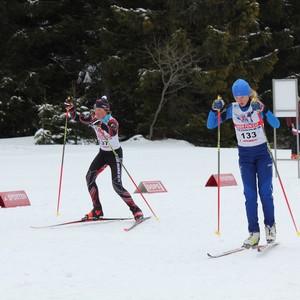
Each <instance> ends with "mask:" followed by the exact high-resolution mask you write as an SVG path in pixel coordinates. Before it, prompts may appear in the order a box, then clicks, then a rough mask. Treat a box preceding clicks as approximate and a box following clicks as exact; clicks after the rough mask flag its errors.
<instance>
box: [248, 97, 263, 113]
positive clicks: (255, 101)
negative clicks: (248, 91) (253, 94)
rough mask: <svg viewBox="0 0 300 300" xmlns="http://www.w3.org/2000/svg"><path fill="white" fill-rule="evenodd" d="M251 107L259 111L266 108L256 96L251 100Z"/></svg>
mask: <svg viewBox="0 0 300 300" xmlns="http://www.w3.org/2000/svg"><path fill="white" fill-rule="evenodd" d="M251 107H252V109H253V110H254V111H257V112H260V111H262V110H263V109H264V105H263V104H262V103H261V102H260V101H258V99H256V98H253V99H252V100H251Z"/></svg>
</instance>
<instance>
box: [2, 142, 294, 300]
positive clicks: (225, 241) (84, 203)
mask: <svg viewBox="0 0 300 300" xmlns="http://www.w3.org/2000/svg"><path fill="white" fill-rule="evenodd" d="M122 146H123V149H124V165H125V167H126V168H127V170H128V171H129V173H130V175H131V176H132V177H133V179H134V180H135V181H136V183H137V184H138V183H140V182H141V181H147V180H160V181H161V182H162V183H163V184H164V186H165V187H166V189H167V190H168V192H167V193H157V194H147V193H145V194H144V196H145V198H146V199H147V201H148V203H149V205H150V206H151V208H152V209H153V211H154V212H155V214H156V215H157V216H158V217H159V221H157V220H156V219H155V218H154V217H152V219H150V220H149V221H147V222H146V223H144V224H142V225H140V226H139V227H137V228H136V229H134V230H133V231H131V232H125V231H123V228H124V227H126V226H128V225H129V224H130V222H132V221H120V222H110V223H107V224H103V223H102V224H83V225H76V226H74V225H73V226H68V227H57V228H52V229H32V228H31V227H30V226H31V225H48V224H54V223H60V222H64V221H69V220H75V219H79V218H81V217H82V216H84V214H85V213H87V212H89V211H90V209H91V201H90V199H89V194H88V192H87V189H86V186H85V174H86V171H87V168H88V166H89V164H90V162H91V161H92V159H93V158H94V156H95V155H96V153H97V151H98V147H97V145H85V146H76V145H66V149H65V150H66V152H65V161H64V172H63V183H62V194H61V202H60V216H56V208H57V199H58V185H59V171H60V165H61V156H62V145H51V146H36V145H34V143H33V138H32V137H26V138H15V139H0V166H1V169H0V175H1V176H0V178H1V181H0V191H1V192H4V191H15V190H25V192H26V193H27V195H28V197H29V199H30V202H31V206H27V207H17V208H2V209H1V210H0V233H1V248H0V249H1V250H0V251H1V255H0V266H1V267H0V278H1V285H0V295H1V299H5V300H35V299H43V300H50V299H51V300H52V299H53V300H54V299H55V300H56V299H61V300H62V299H63V300H82V299H91V300H92V299H105V300H110V299H111V300H119V299H120V300H127V299H128V300H129V299H130V300H132V299H139V300H152V299H153V300H154V299H155V300H163V299H172V300H182V299H184V300H185V299H197V300H198V299H199V300H200V299H201V300H219V299H222V300H225V299H228V300H235V299H238V300H240V299H243V300H247V299H264V300H277V299H278V300H283V299H286V300H291V299H298V298H299V296H300V285H299V274H300V260H299V249H300V237H298V236H297V232H296V229H295V227H294V224H293V222H292V219H291V216H290V213H289V211H288V208H287V204H286V201H285V198H284V196H283V192H282V189H281V186H280V183H279V181H278V178H276V177H275V178H274V195H275V209H276V221H277V237H278V240H279V241H280V246H278V247H276V248H274V249H272V250H270V251H269V252H266V253H263V254H260V253H257V252H256V251H255V250H249V251H244V252H241V253H238V254H234V255H231V256H226V257H223V258H219V259H210V258H208V257H207V252H210V253H217V252H220V251H223V250H228V249H231V248H235V247H238V246H240V245H241V244H242V242H243V240H244V239H245V238H246V237H247V235H248V233H247V223H246V216H245V209H244V197H243V191H242V183H241V179H240V174H239V169H238V163H237V149H221V173H232V174H233V175H234V177H235V179H236V181H237V183H238V185H237V186H229V187H222V188H221V223H220V229H221V230H220V231H221V235H220V236H218V235H216V234H215V231H216V230H217V225H218V224H217V188H216V187H205V184H206V182H207V180H208V178H209V177H210V176H211V175H212V174H215V173H217V149H216V148H202V147H194V146H192V145H190V144H188V143H186V142H183V141H177V140H165V141H155V142H150V141H147V140H145V139H143V138H141V137H135V138H132V139H131V140H129V141H126V142H123V143H122ZM289 155H290V151H289V150H279V151H278V157H279V158H280V157H281V158H289ZM278 169H279V172H280V175H281V179H282V183H283V185H284V188H285V191H286V193H287V197H288V201H289V204H290V206H291V209H292V212H293V215H294V218H295V222H296V225H298V226H300V188H299V180H300V179H299V178H298V173H297V172H298V171H297V170H298V166H297V162H296V161H278ZM123 181H124V186H125V187H126V188H127V189H128V190H129V191H130V192H132V193H133V192H134V191H135V188H134V186H133V184H132V182H131V180H130V179H129V177H128V176H127V174H126V172H123ZM97 182H98V184H99V188H100V191H101V199H102V204H103V209H104V213H105V216H106V217H117V216H122V217H130V216H131V213H130V211H129V210H128V209H127V206H126V205H125V204H124V203H123V202H122V200H121V199H120V198H119V197H118V196H117V195H116V194H115V193H114V191H113V189H112V186H111V182H110V172H109V170H105V171H104V172H103V173H102V174H101V175H100V176H99V177H98V181H97ZM133 197H134V199H135V201H136V203H137V204H138V205H139V206H140V207H141V208H142V209H143V211H144V214H145V215H152V213H151V211H150V209H149V208H148V206H147V205H146V203H145V202H144V200H143V199H142V197H141V196H140V195H139V194H137V193H133ZM259 210H260V222H261V229H262V231H263V226H262V220H263V217H262V214H261V207H259ZM152 216H153V215H152ZM262 236H263V238H262V241H261V243H264V234H263V235H262Z"/></svg>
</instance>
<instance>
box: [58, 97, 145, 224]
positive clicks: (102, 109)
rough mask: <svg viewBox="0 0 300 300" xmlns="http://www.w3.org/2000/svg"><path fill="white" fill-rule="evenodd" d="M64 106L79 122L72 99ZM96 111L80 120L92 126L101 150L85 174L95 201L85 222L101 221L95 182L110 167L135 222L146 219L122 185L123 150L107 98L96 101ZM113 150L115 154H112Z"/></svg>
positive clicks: (115, 187)
mask: <svg viewBox="0 0 300 300" xmlns="http://www.w3.org/2000/svg"><path fill="white" fill-rule="evenodd" d="M64 104H65V107H66V109H67V110H68V112H69V115H70V117H71V118H73V119H76V118H77V114H76V110H75V107H74V105H73V104H72V103H71V102H70V101H69V99H67V100H66V101H65V103H64ZM94 111H95V113H94V114H93V115H92V116H90V117H89V118H88V119H86V118H84V117H83V116H79V120H80V121H81V122H82V123H84V124H87V125H90V126H92V127H93V129H94V131H95V133H96V136H97V139H98V142H99V145H100V150H99V152H98V154H97V155H96V157H95V158H94V160H93V161H92V163H91V165H90V167H89V169H88V172H87V174H86V183H87V187H88V191H89V193H90V196H91V198H92V202H93V209H92V210H91V211H90V212H89V213H88V214H86V215H85V216H84V218H83V219H99V218H101V217H102V216H103V209H102V205H101V202H100V197H99V191H98V186H97V184H96V179H97V176H98V175H99V174H100V173H101V172H102V171H103V170H104V169H105V168H106V167H107V166H109V167H110V170H111V180H112V185H113V188H114V190H115V192H116V193H117V194H118V195H119V196H120V197H121V198H122V199H123V201H124V202H125V203H126V204H127V205H128V207H129V209H130V210H131V212H132V214H133V216H134V218H135V219H136V220H137V219H143V213H142V211H141V209H140V208H139V207H138V206H137V205H136V204H135V203H134V201H133V199H132V197H131V195H130V193H129V192H128V191H127V190H126V189H125V188H124V187H123V184H122V163H121V161H120V160H122V159H123V151H122V148H121V145H120V142H119V136H118V132H119V123H118V122H117V120H116V119H115V118H113V117H112V115H111V111H110V105H109V102H108V100H107V97H106V96H102V97H101V99H98V100H96V102H95V105H94ZM112 148H113V150H114V151H112Z"/></svg>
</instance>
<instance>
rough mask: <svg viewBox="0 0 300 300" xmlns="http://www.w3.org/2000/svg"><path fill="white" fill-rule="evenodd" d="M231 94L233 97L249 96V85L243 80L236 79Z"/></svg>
mask: <svg viewBox="0 0 300 300" xmlns="http://www.w3.org/2000/svg"><path fill="white" fill-rule="evenodd" d="M232 94H233V96H234V97H236V96H250V95H251V89H250V86H249V83H248V82H247V81H246V80H244V79H238V80H237V81H236V82H235V83H234V84H233V85H232Z"/></svg>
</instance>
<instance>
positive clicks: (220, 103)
mask: <svg viewBox="0 0 300 300" xmlns="http://www.w3.org/2000/svg"><path fill="white" fill-rule="evenodd" d="M224 105H225V102H224V100H223V99H222V98H221V97H220V96H218V98H217V99H216V100H214V102H213V103H212V106H211V108H212V109H213V110H221V109H222V108H223V106H224Z"/></svg>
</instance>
